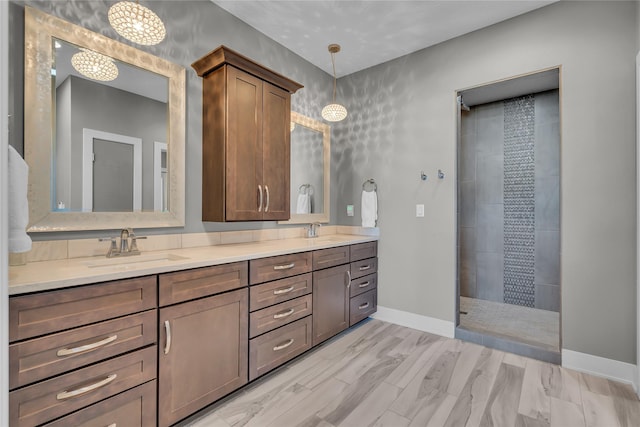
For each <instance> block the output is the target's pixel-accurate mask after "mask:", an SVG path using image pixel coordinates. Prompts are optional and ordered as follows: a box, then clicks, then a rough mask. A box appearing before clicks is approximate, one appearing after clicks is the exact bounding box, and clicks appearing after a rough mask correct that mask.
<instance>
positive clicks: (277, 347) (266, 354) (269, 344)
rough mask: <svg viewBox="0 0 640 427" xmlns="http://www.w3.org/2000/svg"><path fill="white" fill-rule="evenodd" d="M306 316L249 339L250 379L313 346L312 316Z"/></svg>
mask: <svg viewBox="0 0 640 427" xmlns="http://www.w3.org/2000/svg"><path fill="white" fill-rule="evenodd" d="M312 317H313V316H308V317H305V318H304V319H300V320H297V321H295V322H293V323H290V324H288V325H286V326H283V327H282V328H280V329H276V330H275V331H271V332H269V333H266V334H264V335H262V336H260V337H258V338H254V339H252V340H250V341H249V380H250V381H251V380H254V379H256V378H258V377H259V376H260V375H263V374H264V373H266V372H269V371H270V370H272V369H274V368H276V367H278V366H280V365H282V364H283V363H285V362H286V361H288V360H290V359H292V358H294V357H296V356H297V355H299V354H302V353H303V352H305V351H306V350H308V349H309V348H311V324H312V321H311V318H312Z"/></svg>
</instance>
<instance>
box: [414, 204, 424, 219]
mask: <svg viewBox="0 0 640 427" xmlns="http://www.w3.org/2000/svg"><path fill="white" fill-rule="evenodd" d="M423 217H424V205H416V218H423Z"/></svg>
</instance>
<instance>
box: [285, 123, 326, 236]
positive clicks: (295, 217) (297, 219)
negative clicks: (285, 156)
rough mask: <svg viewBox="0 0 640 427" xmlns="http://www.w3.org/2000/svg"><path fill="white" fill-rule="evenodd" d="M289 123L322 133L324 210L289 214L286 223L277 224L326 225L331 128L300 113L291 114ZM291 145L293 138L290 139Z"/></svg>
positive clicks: (291, 195)
mask: <svg viewBox="0 0 640 427" xmlns="http://www.w3.org/2000/svg"><path fill="white" fill-rule="evenodd" d="M291 122H293V123H295V124H297V125H300V126H304V127H306V128H309V129H311V130H314V131H317V132H320V133H322V154H323V156H322V157H323V168H324V182H323V184H322V185H323V187H324V188H323V193H324V208H323V210H322V213H312V214H296V213H291V218H290V219H289V220H288V221H279V222H278V223H279V224H311V223H313V222H321V223H326V222H329V219H330V217H331V215H330V208H331V199H330V196H331V192H330V186H331V163H330V162H331V127H330V126H329V125H328V124H326V123H322V122H320V121H318V120H314V119H312V118H311V117H307V116H304V115H302V114H300V113H296V112H295V111H292V112H291ZM291 142H292V143H293V138H292V139H291ZM294 195H295V194H294V192H293V191H292V192H291V194H290V197H294Z"/></svg>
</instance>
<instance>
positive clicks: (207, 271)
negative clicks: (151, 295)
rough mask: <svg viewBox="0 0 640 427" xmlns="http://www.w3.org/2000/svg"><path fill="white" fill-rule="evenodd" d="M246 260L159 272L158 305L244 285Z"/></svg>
mask: <svg viewBox="0 0 640 427" xmlns="http://www.w3.org/2000/svg"><path fill="white" fill-rule="evenodd" d="M248 273H249V271H248V263H247V262H246V261H242V262H234V263H231V264H223V265H216V266H213V267H205V268H196V269H193V270H188V271H178V272H175V273H167V274H161V275H160V277H159V283H160V286H159V293H160V295H159V300H160V306H161V307H163V306H166V305H170V304H175V303H178V302H183V301H188V300H192V299H196V298H200V297H205V296H209V295H215V294H219V293H221V292H226V291H231V290H233V289H238V288H241V287H243V286H247V276H248Z"/></svg>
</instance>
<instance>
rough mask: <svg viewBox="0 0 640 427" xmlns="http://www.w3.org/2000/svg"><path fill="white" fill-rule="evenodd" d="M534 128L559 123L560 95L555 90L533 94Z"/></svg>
mask: <svg viewBox="0 0 640 427" xmlns="http://www.w3.org/2000/svg"><path fill="white" fill-rule="evenodd" d="M535 109H536V126H538V125H541V124H544V123H558V122H559V121H560V93H559V91H558V90H557V89H554V90H549V91H546V92H540V93H536V94H535Z"/></svg>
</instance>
